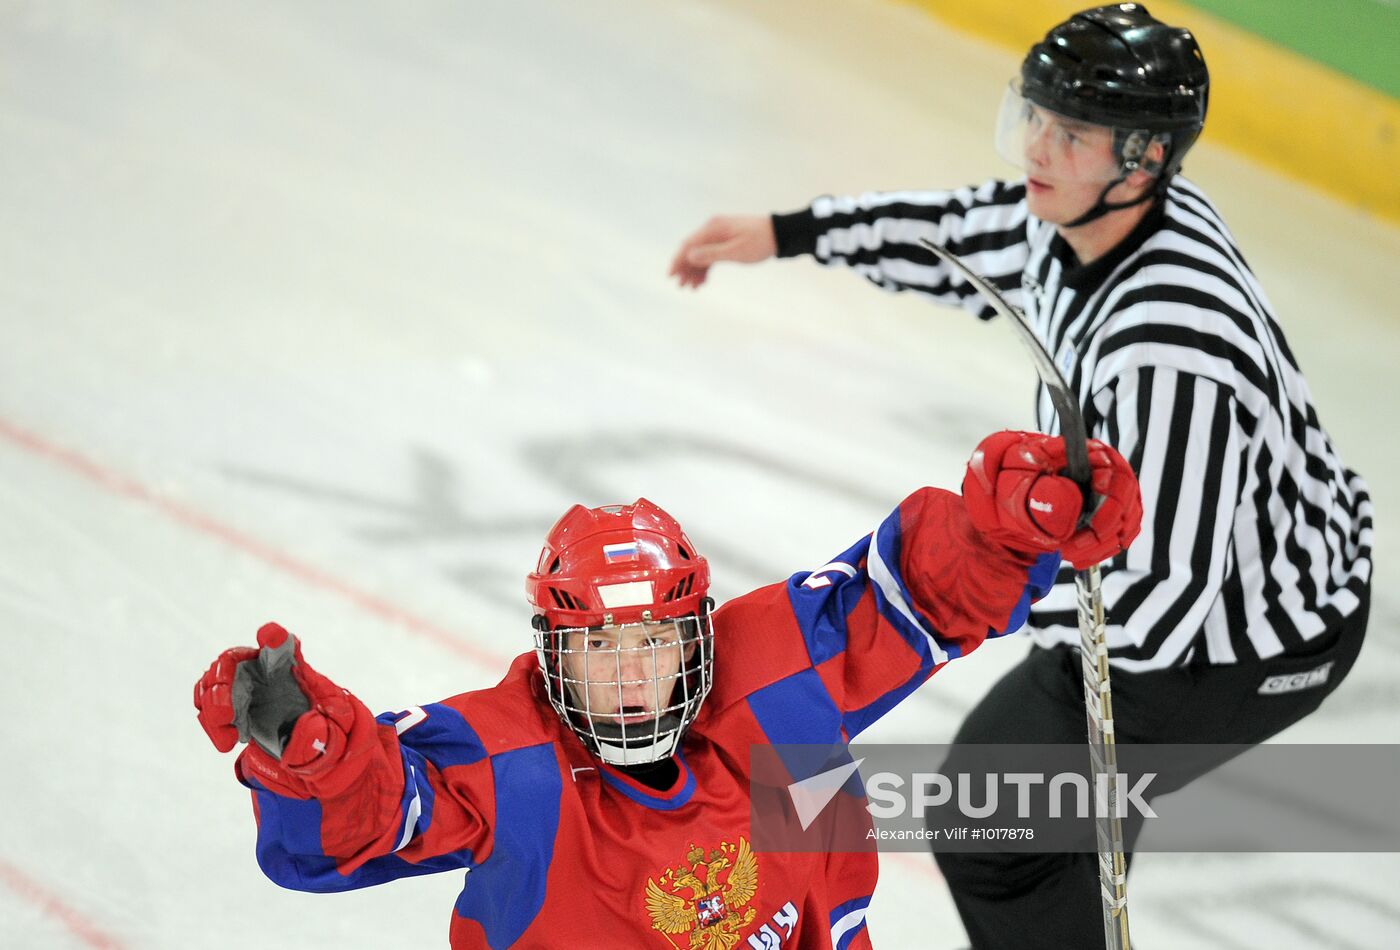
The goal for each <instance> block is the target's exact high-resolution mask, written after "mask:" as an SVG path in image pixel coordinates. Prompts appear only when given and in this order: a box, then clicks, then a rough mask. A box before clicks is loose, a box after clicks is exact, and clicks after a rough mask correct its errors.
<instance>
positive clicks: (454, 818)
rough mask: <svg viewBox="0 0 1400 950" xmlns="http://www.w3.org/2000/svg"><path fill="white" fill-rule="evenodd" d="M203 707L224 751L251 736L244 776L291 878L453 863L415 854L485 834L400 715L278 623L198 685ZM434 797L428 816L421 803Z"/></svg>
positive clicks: (375, 877) (278, 864) (370, 876)
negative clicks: (375, 706) (372, 700)
mask: <svg viewBox="0 0 1400 950" xmlns="http://www.w3.org/2000/svg"><path fill="white" fill-rule="evenodd" d="M194 705H195V708H196V709H197V710H198V713H199V722H200V725H201V726H202V727H203V728H204V731H205V732H206V733H207V734H208V736H209V739H210V741H211V742H213V744H214V747H215V748H217V749H218V750H219V751H221V752H227V751H230V750H231V749H232V748H233V747H234V745H236V744H237V742H238V741H239V740H240V739H242V740H245V741H247V742H248V746H247V748H245V749H244V750H243V752H242V753H241V754H240V755H239V757H238V760H237V762H236V764H235V773H236V774H237V776H238V778H239V781H241V782H242V783H243V784H244V785H246V786H248V787H249V788H250V789H252V790H253V792H254V798H255V802H256V805H257V807H256V812H257V817H258V858H259V863H260V864H261V865H262V867H263V870H264V871H265V872H266V873H267V874H268V875H269V876H270V877H272V878H273V879H274V880H275V881H277V883H279V884H281V885H283V886H285V887H292V888H297V889H302V890H317V891H324V890H342V889H345V888H349V887H361V886H364V885H366V884H374V883H379V882H380V881H383V880H388V879H390V878H393V877H401V876H404V875H406V874H415V873H426V872H427V871H430V870H442V869H443V867H442V866H439V865H438V864H431V865H430V864H427V863H421V864H415V863H413V862H425V861H427V860H428V859H431V858H434V857H435V856H437V855H442V854H448V853H451V852H454V851H456V850H458V849H460V848H462V847H464V846H468V845H470V846H474V847H477V848H478V850H480V846H481V845H482V844H483V843H484V838H483V835H484V824H483V823H482V822H481V821H480V820H479V818H478V816H477V815H476V813H475V810H474V809H473V808H472V807H471V805H470V803H469V802H465V801H458V800H457V798H458V796H457V795H456V793H455V791H453V790H448V789H446V788H444V787H443V786H442V783H441V776H440V774H439V772H438V770H437V769H436V768H435V767H433V765H432V764H431V763H430V762H428V761H427V760H426V759H425V758H424V756H423V755H422V754H421V753H419V752H417V751H415V750H413V749H412V748H410V747H408V746H406V745H403V744H401V743H400V741H399V737H398V735H397V730H396V728H395V725H394V723H393V722H392V721H387V722H378V721H376V720H375V717H374V716H373V715H372V714H371V713H370V711H369V709H368V708H367V707H366V706H365V704H364V703H362V702H360V700H359V699H357V698H356V697H355V696H354V695H353V694H351V693H350V692H349V691H348V690H345V689H343V688H341V687H339V686H337V685H336V684H335V683H333V682H331V681H330V680H329V679H327V678H326V677H325V676H323V675H321V674H320V673H318V672H316V670H314V669H313V668H312V667H311V666H310V665H309V664H308V663H307V662H306V660H305V658H304V657H303V656H302V652H301V644H300V642H298V640H297V639H296V638H295V637H293V636H292V635H291V634H289V633H288V632H287V631H286V630H285V629H283V628H282V627H281V626H279V625H278V624H275V623H269V624H265V625H264V626H263V627H262V628H261V629H260V630H259V631H258V646H257V647H256V648H251V647H235V648H234V649H231V650H226V651H225V652H224V653H222V654H221V655H220V656H219V657H218V659H216V660H215V661H214V662H213V664H211V665H210V667H209V669H208V671H207V672H206V673H205V674H204V675H203V676H202V677H201V678H200V679H199V681H198V682H197V683H196V684H195V688H194ZM463 784H465V783H463ZM311 800H314V807H305V806H304V805H303V804H302V803H303V802H308V801H311ZM434 800H435V801H436V802H437V803H438V807H437V808H435V809H434V812H433V816H432V818H431V819H429V818H427V817H425V816H424V814H423V808H422V805H421V803H422V802H423V801H434ZM395 852H398V853H397V854H396V855H395V858H391V859H389V860H388V861H380V860H377V859H379V858H383V857H384V856H386V855H390V854H394V853H395ZM396 858H404V859H405V860H396Z"/></svg>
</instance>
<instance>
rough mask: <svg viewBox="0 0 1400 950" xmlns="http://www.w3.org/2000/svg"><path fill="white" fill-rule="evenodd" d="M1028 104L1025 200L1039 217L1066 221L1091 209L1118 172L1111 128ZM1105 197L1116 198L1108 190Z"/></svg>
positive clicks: (1025, 142) (1057, 221)
mask: <svg viewBox="0 0 1400 950" xmlns="http://www.w3.org/2000/svg"><path fill="white" fill-rule="evenodd" d="M1026 108H1027V109H1028V110H1029V111H1028V113H1027V115H1026V129H1025V139H1024V148H1025V167H1026V205H1027V207H1028V208H1029V209H1030V212H1031V214H1033V215H1035V216H1036V217H1037V218H1039V219H1040V220H1042V221H1048V222H1049V223H1051V224H1066V223H1068V222H1070V221H1073V220H1074V219H1076V218H1078V217H1079V216H1080V215H1082V214H1083V213H1084V212H1086V211H1088V210H1089V209H1090V208H1092V207H1093V206H1094V203H1095V202H1096V201H1098V198H1099V193H1100V192H1102V191H1103V188H1104V186H1105V185H1106V184H1108V183H1109V182H1110V181H1112V180H1113V179H1114V178H1116V177H1118V161H1117V159H1116V158H1115V157H1114V154H1113V130H1112V129H1110V128H1108V127H1107V126H1102V125H1092V124H1090V123H1088V122H1080V121H1078V120H1076V119H1071V118H1068V117H1067V116H1062V115H1058V114H1057V113H1054V112H1051V111H1049V110H1048V109H1043V108H1041V107H1040V106H1037V105H1034V104H1033V103H1026ZM1118 187H1119V188H1123V187H1127V184H1126V183H1125V184H1124V185H1120V186H1118ZM1108 200H1110V201H1112V200H1115V199H1114V196H1113V193H1112V192H1111V193H1110V195H1109V198H1108Z"/></svg>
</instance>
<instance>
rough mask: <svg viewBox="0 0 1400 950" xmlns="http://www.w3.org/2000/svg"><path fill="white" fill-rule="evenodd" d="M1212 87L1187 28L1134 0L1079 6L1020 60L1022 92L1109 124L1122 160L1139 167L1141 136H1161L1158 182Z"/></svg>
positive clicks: (1199, 117)
mask: <svg viewBox="0 0 1400 950" xmlns="http://www.w3.org/2000/svg"><path fill="white" fill-rule="evenodd" d="M1209 89H1210V73H1209V72H1208V71H1207V69H1206V63H1205V57H1204V56H1202V54H1201V48H1200V46H1199V45H1197V43H1196V38H1195V37H1194V36H1192V35H1191V32H1190V31H1189V30H1185V29H1182V28H1180V27H1173V26H1167V25H1166V24H1165V23H1163V22H1161V21H1160V20H1157V19H1156V18H1154V17H1153V16H1152V15H1151V14H1150V13H1148V12H1147V8H1146V7H1144V6H1142V5H1141V4H1137V3H1119V4H1113V5H1111V6H1104V7H1095V8H1094V9H1092V10H1085V11H1083V12H1081V13H1076V14H1075V15H1074V16H1072V17H1070V18H1069V19H1068V20H1066V21H1065V22H1063V23H1061V24H1059V25H1058V26H1056V27H1054V28H1052V29H1051V30H1050V32H1048V33H1046V34H1045V38H1044V39H1043V40H1041V41H1040V42H1039V43H1036V44H1035V45H1034V46H1032V47H1031V50H1030V52H1029V53H1028V54H1026V58H1025V60H1024V61H1023V62H1022V63H1021V82H1020V92H1021V95H1023V96H1024V97H1025V98H1026V99H1027V100H1028V101H1030V102H1033V103H1035V104H1036V105H1039V106H1041V107H1042V108H1045V109H1049V110H1050V111H1052V112H1057V113H1059V114H1061V115H1065V116H1069V117H1070V118H1074V119H1079V120H1081V121H1083V122H1092V123H1094V124H1095V125H1104V126H1109V127H1111V128H1113V129H1114V134H1115V148H1116V149H1117V150H1118V151H1119V154H1120V157H1121V158H1122V159H1123V160H1124V162H1125V165H1127V167H1136V164H1137V160H1138V159H1139V158H1140V157H1141V156H1142V152H1143V150H1144V148H1145V144H1146V142H1148V141H1150V140H1153V139H1156V140H1157V141H1160V142H1162V143H1163V144H1164V145H1165V146H1166V154H1165V156H1164V158H1163V161H1162V164H1161V178H1162V181H1163V182H1165V181H1166V180H1167V179H1169V178H1171V176H1172V175H1173V174H1175V173H1176V171H1177V170H1178V169H1180V167H1181V161H1182V159H1183V158H1185V157H1186V152H1187V151H1188V150H1189V149H1190V148H1191V146H1192V145H1193V144H1195V141H1196V138H1197V136H1199V135H1200V133H1201V129H1202V127H1203V126H1204V125H1205V120H1206V99H1207V94H1208V92H1209ZM1134 132H1141V133H1146V134H1145V135H1137V136H1134V135H1133V133H1134ZM1129 163H1130V164H1129Z"/></svg>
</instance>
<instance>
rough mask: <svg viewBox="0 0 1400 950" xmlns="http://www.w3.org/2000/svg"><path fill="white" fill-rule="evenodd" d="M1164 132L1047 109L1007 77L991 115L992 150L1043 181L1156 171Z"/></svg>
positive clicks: (1104, 179) (1093, 180)
mask: <svg viewBox="0 0 1400 950" xmlns="http://www.w3.org/2000/svg"><path fill="white" fill-rule="evenodd" d="M1170 141H1171V136H1170V134H1169V133H1165V132H1159V133H1157V134H1155V135H1154V134H1152V133H1151V132H1147V131H1144V130H1129V129H1114V128H1112V127H1110V126H1107V125H1095V124H1094V123H1092V122H1084V121H1082V120H1080V119H1072V118H1070V117H1069V116H1065V115H1061V114H1060V113H1058V112H1052V111H1050V110H1049V109H1046V108H1045V107H1043V106H1038V105H1036V104H1035V103H1033V102H1031V101H1030V100H1029V99H1027V98H1026V97H1025V96H1023V95H1022V94H1021V83H1020V80H1012V81H1011V83H1010V84H1009V85H1008V86H1007V88H1006V93H1005V95H1003V96H1002V99H1001V109H1000V111H999V112H998V113H997V137H996V148H997V154H998V155H1000V156H1001V157H1002V158H1003V159H1005V160H1006V161H1008V162H1010V163H1011V164H1012V165H1014V166H1016V167H1017V168H1019V169H1021V170H1023V171H1024V172H1025V173H1026V174H1027V175H1028V176H1030V177H1033V178H1036V179H1038V180H1041V181H1044V182H1046V183H1048V184H1052V185H1053V184H1060V183H1063V184H1081V183H1082V184H1107V183H1108V182H1111V181H1113V180H1114V179H1116V178H1119V177H1121V176H1123V175H1124V174H1126V173H1128V172H1133V171H1139V170H1140V171H1144V172H1147V173H1148V174H1151V175H1155V174H1157V173H1158V172H1159V171H1161V162H1162V156H1163V155H1164V154H1165V151H1166V147H1167V146H1168V145H1169V144H1170Z"/></svg>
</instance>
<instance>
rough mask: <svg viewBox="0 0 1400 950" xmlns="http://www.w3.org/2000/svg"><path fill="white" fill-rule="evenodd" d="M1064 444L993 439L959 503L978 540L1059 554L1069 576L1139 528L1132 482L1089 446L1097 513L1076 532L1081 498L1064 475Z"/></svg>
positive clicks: (973, 464) (1114, 458)
mask: <svg viewBox="0 0 1400 950" xmlns="http://www.w3.org/2000/svg"><path fill="white" fill-rule="evenodd" d="M1066 462H1067V459H1066V457H1065V441H1064V439H1062V438H1060V437H1058V436H1048V435H1041V434H1040V433H1037V432H997V433H994V434H993V435H989V436H988V437H987V438H985V439H983V440H982V443H981V444H980V445H979V446H977V450H976V451H975V452H973V453H972V459H971V460H970V461H969V462H968V464H967V475H966V476H965V477H964V478H963V499H964V502H965V504H966V505H967V512H968V515H969V517H971V519H972V523H973V525H974V526H975V527H976V528H977V530H978V531H979V532H981V534H982V536H983V537H985V538H987V539H988V540H990V541H994V542H996V543H998V544H1000V545H1002V546H1003V547H1006V548H1008V549H1010V550H1012V551H1017V552H1021V553H1039V552H1044V551H1055V550H1058V551H1059V552H1060V554H1061V556H1062V557H1064V559H1065V560H1067V561H1069V562H1070V563H1071V564H1073V565H1074V567H1075V569H1076V570H1083V569H1085V568H1088V567H1092V566H1093V565H1095V564H1098V563H1100V562H1102V561H1106V560H1108V559H1109V558H1111V557H1113V556H1114V555H1115V554H1117V553H1118V552H1120V551H1122V550H1123V549H1124V548H1126V547H1127V546H1128V544H1129V543H1130V542H1131V541H1132V540H1133V538H1135V537H1137V534H1138V531H1139V529H1140V528H1141V526H1142V497H1141V495H1140V493H1139V490H1138V482H1137V476H1135V475H1134V474H1133V470H1132V467H1131V466H1129V465H1128V462H1127V460H1126V459H1124V458H1123V456H1121V455H1119V454H1118V452H1117V451H1116V450H1115V449H1113V448H1112V447H1110V446H1108V445H1105V444H1104V443H1102V442H1100V441H1098V440H1097V439H1091V440H1090V441H1089V465H1090V468H1091V470H1092V473H1093V474H1092V478H1091V484H1092V486H1093V490H1094V496H1095V499H1096V501H1097V508H1096V509H1095V510H1094V513H1093V516H1092V517H1091V518H1090V520H1089V524H1088V526H1087V527H1084V528H1080V527H1079V526H1078V525H1079V516H1080V513H1081V511H1082V509H1083V495H1082V494H1081V492H1080V491H1079V486H1077V485H1076V484H1075V483H1074V482H1073V481H1071V480H1070V479H1069V478H1067V477H1065V476H1064V475H1063V474H1061V472H1063V470H1064V468H1065V465H1066Z"/></svg>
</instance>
